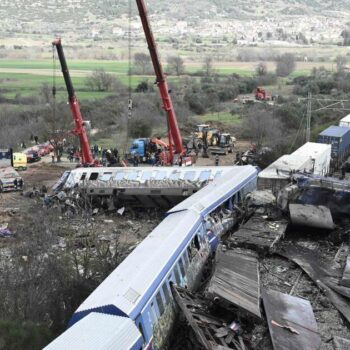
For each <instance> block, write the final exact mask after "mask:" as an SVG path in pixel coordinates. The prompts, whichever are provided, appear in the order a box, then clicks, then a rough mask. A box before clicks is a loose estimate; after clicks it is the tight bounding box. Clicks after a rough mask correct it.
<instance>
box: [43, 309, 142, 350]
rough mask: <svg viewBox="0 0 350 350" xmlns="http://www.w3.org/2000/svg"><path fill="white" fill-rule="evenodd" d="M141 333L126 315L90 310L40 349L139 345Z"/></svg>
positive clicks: (99, 349)
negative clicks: (81, 318) (90, 311)
mask: <svg viewBox="0 0 350 350" xmlns="http://www.w3.org/2000/svg"><path fill="white" fill-rule="evenodd" d="M142 342H143V339H142V335H141V333H140V331H139V330H138V328H137V327H136V325H135V323H134V322H133V321H132V320H131V319H130V318H127V317H120V316H113V315H106V314H101V313H96V312H92V313H90V314H89V315H88V316H86V317H85V318H84V319H83V320H81V321H80V322H78V323H76V324H75V325H73V326H72V327H70V328H68V329H67V330H66V331H65V332H64V333H63V334H61V335H60V336H59V337H58V338H56V339H55V340H53V341H52V342H51V343H50V344H49V345H47V346H46V347H45V348H44V350H102V349H103V350H112V349H123V350H128V349H134V348H141V347H142Z"/></svg>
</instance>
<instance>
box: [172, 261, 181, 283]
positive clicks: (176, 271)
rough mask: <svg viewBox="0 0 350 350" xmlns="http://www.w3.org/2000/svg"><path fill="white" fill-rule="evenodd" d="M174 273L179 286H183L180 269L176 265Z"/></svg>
mask: <svg viewBox="0 0 350 350" xmlns="http://www.w3.org/2000/svg"><path fill="white" fill-rule="evenodd" d="M174 274H175V280H176V284H177V285H178V286H181V278H180V274H179V270H178V269H177V266H175V268H174Z"/></svg>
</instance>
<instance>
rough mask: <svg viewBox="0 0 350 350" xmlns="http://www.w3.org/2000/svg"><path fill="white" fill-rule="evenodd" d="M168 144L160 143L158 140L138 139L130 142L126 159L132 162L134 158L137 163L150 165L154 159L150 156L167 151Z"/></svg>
mask: <svg viewBox="0 0 350 350" xmlns="http://www.w3.org/2000/svg"><path fill="white" fill-rule="evenodd" d="M167 148H168V144H167V143H166V142H164V141H162V140H161V139H160V138H139V139H135V140H133V142H132V145H131V147H130V149H129V152H128V153H129V154H128V158H129V160H130V161H132V159H133V158H135V156H136V157H137V158H138V161H139V162H142V163H152V162H154V160H155V158H153V159H152V158H151V156H152V154H153V155H154V157H155V155H156V154H157V153H162V152H163V151H164V150H167Z"/></svg>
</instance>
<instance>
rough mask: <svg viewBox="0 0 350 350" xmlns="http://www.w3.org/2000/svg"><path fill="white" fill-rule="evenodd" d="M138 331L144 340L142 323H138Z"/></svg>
mask: <svg viewBox="0 0 350 350" xmlns="http://www.w3.org/2000/svg"><path fill="white" fill-rule="evenodd" d="M139 331H140V333H141V335H142V338H143V339H145V333H144V332H143V327H142V323H141V322H140V323H139Z"/></svg>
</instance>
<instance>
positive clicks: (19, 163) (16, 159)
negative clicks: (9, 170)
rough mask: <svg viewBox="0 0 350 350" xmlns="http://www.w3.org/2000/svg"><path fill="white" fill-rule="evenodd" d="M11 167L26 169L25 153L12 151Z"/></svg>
mask: <svg viewBox="0 0 350 350" xmlns="http://www.w3.org/2000/svg"><path fill="white" fill-rule="evenodd" d="M12 160H13V167H14V168H15V169H16V170H26V169H27V155H26V154H24V153H19V152H16V153H13V156H12Z"/></svg>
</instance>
